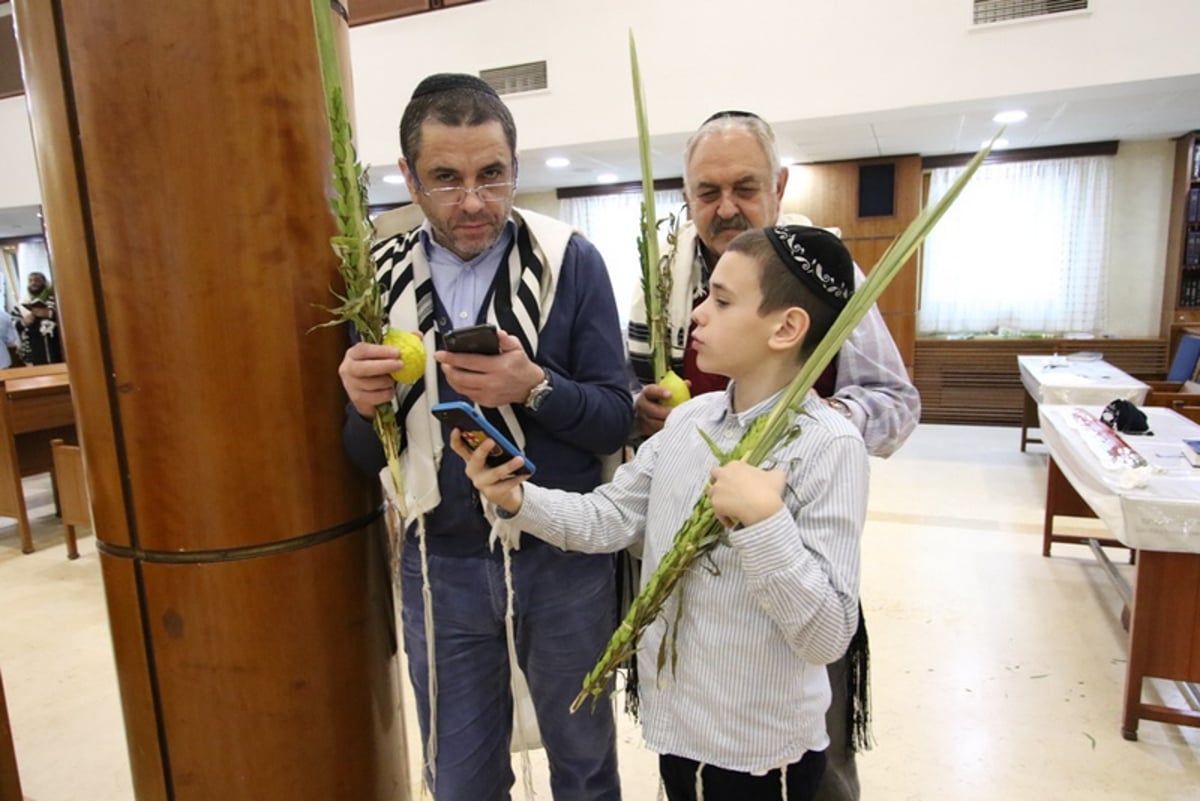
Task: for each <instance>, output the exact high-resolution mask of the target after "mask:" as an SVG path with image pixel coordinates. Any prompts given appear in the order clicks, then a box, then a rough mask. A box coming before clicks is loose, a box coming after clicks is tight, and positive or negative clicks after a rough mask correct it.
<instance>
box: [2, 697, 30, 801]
mask: <svg viewBox="0 0 1200 801" xmlns="http://www.w3.org/2000/svg"><path fill="white" fill-rule="evenodd" d="M22 798H24V796H22V795H21V777H20V775H19V774H18V773H17V753H16V751H15V750H14V749H13V739H12V727H11V726H10V725H9V722H8V703H7V702H6V701H5V700H4V681H3V680H0V801H21V799H22Z"/></svg>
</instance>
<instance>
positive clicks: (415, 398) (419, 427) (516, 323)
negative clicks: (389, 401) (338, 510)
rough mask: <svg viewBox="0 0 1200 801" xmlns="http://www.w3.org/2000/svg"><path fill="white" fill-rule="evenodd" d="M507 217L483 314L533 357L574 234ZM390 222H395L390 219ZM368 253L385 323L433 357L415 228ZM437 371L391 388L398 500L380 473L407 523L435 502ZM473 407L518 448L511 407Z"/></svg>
mask: <svg viewBox="0 0 1200 801" xmlns="http://www.w3.org/2000/svg"><path fill="white" fill-rule="evenodd" d="M404 211H405V212H406V213H407V214H406V216H407V219H409V220H410V221H411V220H412V219H413V217H412V214H413V212H412V211H410V209H407V208H406V209H404ZM512 216H513V219H514V221H515V222H516V234H515V236H514V241H513V245H512V248H511V250H510V252H509V255H508V258H507V259H505V260H504V261H502V262H501V264H500V267H499V269H498V270H497V272H496V279H495V283H494V287H495V289H494V291H493V292H492V294H491V301H490V302H489V304H488V306H487V309H486V311H485V319H486V321H487V322H489V323H492V324H494V325H496V326H497V327H498V328H501V329H503V330H505V331H507V332H508V333H510V334H512V335H514V336H516V337H518V338H519V339H520V340H521V344H522V345H523V346H524V348H525V352H526V353H527V354H528V355H529V358H530V359H533V358H534V357H535V356H536V355H537V350H538V337H539V335H540V333H541V330H542V327H543V326H544V325H545V322H546V320H547V319H548V318H549V316H550V309H551V307H552V305H553V304H554V293H555V289H556V287H557V284H558V274H559V271H560V270H561V268H562V263H563V257H564V255H565V253H566V249H567V243H568V242H569V241H570V239H571V236H572V234H574V233H575V231H574V230H573V229H572V228H571V227H570V226H568V225H565V224H564V223H561V222H559V221H558V220H555V219H553V218H551V217H547V216H545V215H542V214H538V213H536V212H532V211H526V210H521V209H513V211H512ZM381 222H382V225H380V224H378V223H377V229H376V230H377V231H380V232H381V233H382V232H383V231H384V230H386V229H387V227H388V225H389V221H381ZM391 224H392V225H393V226H394V222H393V223H391ZM393 230H394V229H393ZM372 256H373V257H374V259H375V265H376V278H377V280H378V283H379V287H380V291H381V292H382V293H383V298H384V313H385V316H386V318H387V321H388V326H389V327H391V328H399V329H401V330H404V331H419V332H420V334H421V337H422V339H423V340H424V342H425V351H426V353H428V354H431V355H432V354H433V352H434V351H435V350H436V349H437V345H436V339H435V332H436V328H437V326H436V323H435V320H434V315H435V312H434V291H433V279H432V277H431V276H430V272H429V262H428V260H427V258H426V255H425V248H424V247H422V246H421V228H420V226H418V227H416V228H413V229H411V230H409V231H408V232H407V233H402V234H396V235H394V236H390V237H388V238H386V239H383V240H381V241H379V242H377V243H376V244H375V246H374V247H373V248H372ZM437 370H438V365H437V362H436V361H434V359H433V358H429V359H427V360H426V363H425V375H424V377H423V378H422V379H420V380H418V381H417V382H416V383H414V384H412V385H411V386H407V385H399V384H398V385H397V386H396V400H395V408H396V415H397V417H398V419H399V420H401V421H402V424H401V427H400V428H401V432H402V433H401V451H400V474H401V476H402V479H403V482H404V487H403V492H402V494H401V495H400V496H399V497H397V495H396V493H394V491H393V489H394V488H393V487H391V479H390V477H389V475H388V471H387V470H386V469H385V470H384V471H383V472H382V473H381V474H380V475H381V476H382V478H383V482H384V487H385V489H387V490H389V496H391V497H392V499H393V501H395V502H396V503H397V505H398V506H399V508H400V511H401V514H402V516H403V517H404V518H405V521H406V524H407V523H408V522H411V521H414V520H418V519H420V518H421V517H422V516H423V515H425V514H427V513H429V512H430V511H432V510H433V509H434V508H436V507H437V505H438V504H439V503H440V502H441V493H440V492H439V491H438V483H437V468H438V465H439V464H440V463H441V458H442V432H441V431H440V429H439V425H440V424H439V423H438V421H437V420H436V419H435V418H434V416H433V414H432V413H431V409H432V407H433V405H434V404H436V403H437V402H438V397H437V388H438V376H437ZM479 411H480V412H481V413H482V414H483V415H484V416H485V417H486V418H487V419H488V420H489V421H490V422H491V423H492V424H493V425H494V426H496V427H497V428H498V429H500V431H501V433H503V434H504V435H505V436H507V437H508V438H509V439H510V440H512V441H513V442H514V443H516V445H517V447H518V448H522V449H524V447H525V434H524V432H523V431H522V430H521V425H520V423H519V421H518V419H517V415H516V414H515V412H514V411H513V409H512V407H511V406H502V407H500V408H498V409H491V408H483V407H479Z"/></svg>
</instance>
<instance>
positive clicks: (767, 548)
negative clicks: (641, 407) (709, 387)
mask: <svg viewBox="0 0 1200 801" xmlns="http://www.w3.org/2000/svg"><path fill="white" fill-rule="evenodd" d="M732 391H733V388H731V389H730V390H727V391H725V392H712V393H708V394H706V395H701V396H699V397H697V398H694V399H692V400H691V401H689V402H688V403H685V404H683V405H682V406H679V407H678V408H677V409H675V410H674V411H673V412H672V413H671V416H670V417H669V418H668V420H667V425H666V427H665V428H664V429H663V431H662V432H660V433H659V434H657V435H655V436H653V437H651V438H650V439H649V440H647V441H646V443H645V444H644V445H643V446H642V447H641V448H640V449H639V450H638V452H637V455H636V457H635V458H634V460H633V461H632V462H630V463H628V464H626V465H623V466H622V467H621V469H620V470H618V471H617V474H616V476H615V477H614V478H613V480H612V481H611V482H610V483H608V484H606V485H604V486H602V487H600V488H599V489H597V490H596V491H595V492H592V493H589V494H587V495H579V494H572V493H565V492H560V491H557V490H548V489H545V488H542V487H537V486H533V485H527V486H526V492H525V500H524V502H523V504H522V507H521V509H520V512H519V513H518V514H517V515H516V517H515V518H514V522H515V523H516V524H518V525H519V526H520V528H521V529H522V530H523V531H528V532H530V533H533V534H535V535H536V536H538V537H540V538H542V539H544V540H546V541H547V542H550V543H552V544H555V545H558V546H559V547H562V548H565V549H568V550H573V551H586V552H603V551H616V550H620V549H621V548H625V547H629V546H632V545H641V546H642V548H643V559H644V565H643V571H642V579H643V586H644V584H645V582H646V580H647V579H648V578H649V577H650V575H651V573H652V572H653V571H654V569H655V568H656V567H657V566H658V564H659V562H660V561H661V560H662V558H663V556H664V555H665V554H666V552H667V551H668V549H669V548H670V546H671V542H672V540H673V539H674V536H675V533H676V531H677V530H678V529H679V528H680V527H681V526H682V525H683V523H684V521H685V520H686V519H687V517H688V515H689V514H690V513H691V510H692V507H693V505H694V504H695V502H696V500H697V499H698V498H699V497H700V494H701V493H702V492H704V490H705V486H706V484H707V482H708V480H709V472H710V470H711V469H712V468H713V466H714V465H715V464H716V459H715V457H714V456H713V454H712V452H711V451H710V450H709V448H708V446H707V445H706V444H705V442H704V440H703V438H701V436H700V434H699V431H700V430H703V431H705V432H706V433H708V435H709V436H710V437H712V438H713V440H714V441H716V443H717V444H718V445H719V446H720V447H721V448H722V449H723V450H726V451H728V450H729V449H730V448H732V447H733V445H734V444H735V443H736V442H737V441H738V440H739V439H740V438H741V436H742V434H744V433H745V431H746V429H747V427H748V426H749V425H750V423H751V422H752V421H753V420H754V419H755V418H756V417H758V416H759V415H760V414H763V413H765V412H767V411H768V410H769V408H770V406H771V404H772V403H773V401H774V398H770V399H768V400H766V401H763V402H762V403H760V404H758V405H757V406H755V407H754V408H752V409H749V410H747V411H745V412H742V413H735V412H734V411H733V410H732V408H731V406H730V399H731V397H732V395H731V392H732ZM797 420H798V423H799V425H800V429H801V433H800V435H799V436H797V437H795V438H793V439H792V440H791V441H790V442H788V443H786V444H784V445H782V446H780V447H778V448H777V449H776V451H775V452H774V453H772V454H771V456H770V457H769V458H768V462H767V464H766V465H765V466H776V467H778V468H780V469H784V470H786V472H787V490H786V491H785V493H784V496H785V497H784V502H785V508H784V509H782V510H781V511H780V512H778V513H777V514H775V515H773V516H772V517H770V518H768V519H766V520H763V521H761V522H759V523H756V524H754V525H750V526H746V527H744V528H739V529H733V530H730V531H728V532H727V535H728V544H724V543H723V544H720V545H718V546H717V547H716V548H715V549H714V550H713V551H712V552H711V554H710V555H709V557H711V559H710V558H709V557H704V558H702V559H701V560H700V561H698V562H697V563H696V564H695V565H693V567H692V569H691V571H690V573H689V575H688V576H687V577H686V578H685V579H684V581H683V582H681V584H680V587H682V597H683V600H682V603H683V610H682V615H681V616H680V617H679V618H678V620H679V623H678V625H679V628H678V632H677V639H676V641H675V648H676V651H677V654H678V662H677V665H676V668H675V670H674V671H673V672H672V670H671V667H670V662H671V660H670V655H669V654H668V658H667V661H666V667H665V668H664V669H663V670H662V671H661V673H660V672H659V671H658V669H657V667H656V664H657V659H658V653H659V648H660V645H661V644H662V643H663V642H664V638H665V637H667V635H668V626H669V625H670V624H672V623H673V621H675V620H676V614H677V612H676V609H677V606H676V605H677V604H678V603H679V598H680V592H679V588H677V589H676V592H675V593H674V595H673V596H672V598H671V599H670V600H669V601H668V603H667V605H666V607H664V610H663V614H662V615H661V616H660V619H659V620H658V621H656V622H655V623H654V624H653V625H652V626H650V628H648V629H647V630H646V632H645V634H644V635H643V638H642V642H641V649H640V651H639V654H638V668H639V675H640V677H641V683H640V691H641V695H642V704H643V706H642V722H643V734H644V737H645V740H646V744H647V745H648V746H649V747H650V748H652V749H653V750H654V751H656V752H658V753H663V754H674V755H676V756H682V757H687V758H690V759H694V760H698V761H700V762H703V763H706V764H710V765H716V766H719V767H722V768H725V769H727V770H735V771H743V772H749V773H762V772H765V771H767V770H770V769H772V768H776V767H780V766H782V765H786V764H790V763H792V762H795V761H796V760H798V759H799V758H800V757H801V756H803V755H804V753H805V752H806V751H809V750H821V749H824V748H825V747H826V746H827V745H828V744H829V738H828V736H827V733H826V731H825V711H826V708H827V707H828V706H829V682H828V678H827V675H826V670H825V668H824V667H823V665H825V664H827V663H829V662H831V661H833V660H836V659H838V658H839V657H841V656H842V654H844V653H845V651H846V648H847V646H848V645H849V642H850V638H851V637H852V636H853V634H854V630H855V627H856V625H857V622H858V617H857V598H858V582H859V545H860V541H861V535H862V529H863V522H864V519H865V516H866V507H867V484H868V462H867V453H866V448H865V447H864V445H863V439H862V435H861V434H860V433H859V432H858V431H857V430H855V428H854V426H853V425H852V424H851V423H850V421H848V420H846V419H845V418H844V417H842V416H841V415H840V414H839V413H838V412H837V411H834V410H832V409H830V408H829V407H827V406H826V405H825V404H824V403H823V402H822V401H820V400H819V399H816V398H809V399H807V400H806V401H805V402H804V406H803V413H802V414H800V415H799V416H798V417H797ZM535 480H536V479H535Z"/></svg>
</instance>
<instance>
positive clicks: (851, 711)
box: [846, 602, 874, 753]
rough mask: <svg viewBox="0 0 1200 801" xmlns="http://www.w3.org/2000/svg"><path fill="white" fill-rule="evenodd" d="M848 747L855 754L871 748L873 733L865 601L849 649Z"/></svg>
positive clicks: (847, 663) (859, 612)
mask: <svg viewBox="0 0 1200 801" xmlns="http://www.w3.org/2000/svg"><path fill="white" fill-rule="evenodd" d="M846 696H847V703H846V740H847V742H846V747H847V748H848V749H849V750H850V752H851V753H857V752H858V751H868V750H870V748H871V746H872V745H873V744H874V743H873V742H872V741H873V740H874V738H873V737H872V736H871V643H870V641H869V639H868V638H867V624H866V620H865V619H864V618H863V613H862V603H861V602H860V603H859V605H858V628H857V629H855V631H854V637H852V638H851V640H850V647H849V649H848V650H847V651H846Z"/></svg>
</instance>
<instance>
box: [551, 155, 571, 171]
mask: <svg viewBox="0 0 1200 801" xmlns="http://www.w3.org/2000/svg"><path fill="white" fill-rule="evenodd" d="M570 164H571V160H570V159H569V158H567V157H566V156H551V157H550V158H548V159H546V166H547V167H553V168H555V169H558V168H559V167H567V166H569V165H570Z"/></svg>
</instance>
